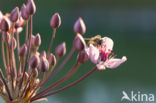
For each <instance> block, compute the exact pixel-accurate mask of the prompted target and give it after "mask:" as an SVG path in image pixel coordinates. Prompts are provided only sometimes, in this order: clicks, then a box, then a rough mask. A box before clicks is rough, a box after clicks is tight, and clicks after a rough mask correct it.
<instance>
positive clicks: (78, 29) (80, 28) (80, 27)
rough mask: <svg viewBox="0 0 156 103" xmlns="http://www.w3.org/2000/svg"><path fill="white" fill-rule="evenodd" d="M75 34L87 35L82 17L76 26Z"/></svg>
mask: <svg viewBox="0 0 156 103" xmlns="http://www.w3.org/2000/svg"><path fill="white" fill-rule="evenodd" d="M74 32H75V33H76V34H77V33H80V34H85V33H86V26H85V23H84V21H83V19H82V18H81V17H80V18H79V19H78V20H77V21H76V22H75V24H74Z"/></svg>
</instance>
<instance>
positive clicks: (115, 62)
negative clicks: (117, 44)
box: [105, 56, 127, 69]
mask: <svg viewBox="0 0 156 103" xmlns="http://www.w3.org/2000/svg"><path fill="white" fill-rule="evenodd" d="M126 60H127V58H126V56H123V57H122V59H114V58H112V59H109V60H108V61H106V62H105V66H106V67H107V68H110V69H114V68H117V67H118V66H119V65H120V64H122V63H124V62H125V61H126Z"/></svg>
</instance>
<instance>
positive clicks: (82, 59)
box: [77, 50, 88, 63]
mask: <svg viewBox="0 0 156 103" xmlns="http://www.w3.org/2000/svg"><path fill="white" fill-rule="evenodd" d="M87 60H88V53H87V51H86V50H83V51H81V52H79V54H78V56H77V61H78V62H80V63H85V62H86V61H87Z"/></svg>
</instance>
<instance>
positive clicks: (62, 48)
mask: <svg viewBox="0 0 156 103" xmlns="http://www.w3.org/2000/svg"><path fill="white" fill-rule="evenodd" d="M55 53H56V55H57V56H60V57H61V56H64V55H65V54H66V43H65V42H63V43H62V44H60V45H59V46H57V48H56V49H55Z"/></svg>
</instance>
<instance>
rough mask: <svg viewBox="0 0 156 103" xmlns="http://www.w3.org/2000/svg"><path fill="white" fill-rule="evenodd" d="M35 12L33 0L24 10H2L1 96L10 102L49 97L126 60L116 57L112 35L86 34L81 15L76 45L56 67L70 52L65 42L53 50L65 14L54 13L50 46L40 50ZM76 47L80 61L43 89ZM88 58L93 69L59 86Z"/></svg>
mask: <svg viewBox="0 0 156 103" xmlns="http://www.w3.org/2000/svg"><path fill="white" fill-rule="evenodd" d="M35 13H36V6H35V3H34V1H33V0H28V2H27V4H26V5H25V4H23V5H22V7H21V10H19V8H18V7H16V8H14V9H13V10H12V12H11V13H7V14H5V15H4V14H2V12H0V34H1V53H2V60H3V65H4V69H0V96H1V97H2V98H3V99H4V100H5V102H6V103H33V102H36V101H40V100H46V98H45V97H47V96H50V95H53V94H55V93H58V92H61V91H63V90H65V89H67V88H69V87H72V86H74V85H76V84H78V83H79V82H80V81H82V80H84V79H85V78H87V77H88V76H89V75H90V74H92V73H93V72H94V71H96V70H104V69H105V68H116V67H118V66H119V65H120V64H121V63H123V62H125V61H126V57H125V56H124V57H122V59H116V58H114V55H113V53H112V48H113V40H112V39H110V38H108V37H103V38H102V37H101V36H99V35H97V36H95V37H92V38H84V37H83V35H84V34H85V33H86V26H85V24H84V21H83V19H82V18H78V20H77V21H76V22H75V24H74V32H75V34H76V36H75V39H74V41H73V47H72V48H71V50H70V52H69V53H68V54H67V56H66V57H65V59H64V60H63V62H62V63H61V64H60V65H58V67H57V68H55V66H56V64H57V62H58V61H59V60H60V59H61V57H63V56H65V55H66V43H65V42H62V43H61V44H59V45H58V46H57V47H56V49H55V54H53V53H51V49H52V45H53V41H54V39H55V34H56V30H57V29H58V28H59V27H60V25H61V17H60V15H59V14H58V13H55V14H54V15H53V16H52V18H51V20H50V26H51V27H52V30H53V31H52V38H51V42H50V44H49V48H48V50H44V51H42V52H39V47H40V45H41V37H40V34H39V33H37V34H36V35H33V15H34V14H35ZM23 28H25V33H23V32H22V31H23ZM20 33H21V35H24V34H25V35H24V36H25V41H24V44H20V38H19V34H20ZM75 51H78V55H77V58H76V62H75V64H74V65H73V66H72V68H71V69H69V71H68V72H67V74H66V75H65V76H63V77H62V78H61V79H60V80H58V81H57V82H55V83H53V84H52V85H50V86H49V87H47V88H46V89H44V90H42V91H39V90H40V88H42V87H43V86H44V85H45V84H46V83H47V82H48V81H49V80H51V79H52V78H53V77H54V76H55V75H56V74H57V73H58V72H59V71H60V70H61V69H62V68H63V67H64V65H65V64H66V63H67V61H68V60H69V59H70V57H71V56H72V54H73V53H74V52H75ZM15 54H16V55H17V56H16V55H15ZM88 59H90V60H91V62H93V63H95V64H96V66H95V67H94V68H93V69H91V70H90V71H89V72H88V73H86V74H85V75H84V76H82V77H80V79H78V80H76V81H74V82H72V83H71V84H68V85H67V86H65V87H62V88H59V89H55V88H56V87H57V86H59V85H60V84H62V83H63V82H65V81H66V80H67V79H68V78H69V77H71V76H72V75H73V74H74V73H75V72H76V71H77V70H78V68H79V67H80V65H81V64H84V63H85V62H86V61H87V60H88ZM2 70H3V72H2ZM4 73H5V76H4ZM39 75H41V77H40V76H39ZM54 89H55V90H54ZM52 90H53V91H52Z"/></svg>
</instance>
